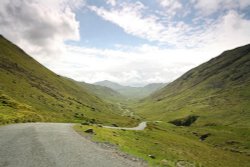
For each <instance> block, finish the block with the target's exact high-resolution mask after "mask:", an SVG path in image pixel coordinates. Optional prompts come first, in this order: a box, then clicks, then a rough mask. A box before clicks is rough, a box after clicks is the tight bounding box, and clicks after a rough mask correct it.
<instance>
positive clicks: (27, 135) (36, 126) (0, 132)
mask: <svg viewBox="0 0 250 167" xmlns="http://www.w3.org/2000/svg"><path fill="white" fill-rule="evenodd" d="M139 166H145V165H143V164H142V162H140V161H136V160H133V159H131V158H130V159H128V158H126V157H124V156H121V155H120V154H118V153H117V150H115V149H107V148H104V147H101V146H100V145H98V144H96V143H94V142H91V141H90V140H88V139H86V138H84V137H82V136H80V135H79V134H78V133H76V132H75V131H74V130H73V129H72V124H64V123H27V124H13V125H7V126H1V127H0V167H139Z"/></svg>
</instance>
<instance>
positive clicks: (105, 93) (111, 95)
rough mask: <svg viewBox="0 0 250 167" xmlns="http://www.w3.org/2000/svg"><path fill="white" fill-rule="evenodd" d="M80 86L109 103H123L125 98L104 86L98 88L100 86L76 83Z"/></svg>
mask: <svg viewBox="0 0 250 167" xmlns="http://www.w3.org/2000/svg"><path fill="white" fill-rule="evenodd" d="M78 84H80V85H81V86H83V87H84V88H86V89H87V90H89V91H90V92H92V93H94V94H95V95H96V96H98V97H100V98H101V99H103V100H106V101H108V102H110V103H115V102H123V101H124V100H126V98H125V97H124V96H123V95H121V94H120V93H119V92H117V91H115V90H113V89H111V88H109V87H106V86H100V85H93V84H89V83H85V82H78Z"/></svg>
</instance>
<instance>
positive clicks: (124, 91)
mask: <svg viewBox="0 0 250 167" xmlns="http://www.w3.org/2000/svg"><path fill="white" fill-rule="evenodd" d="M94 84H95V85H99V86H105V87H108V88H111V89H113V90H115V91H117V92H119V93H120V94H121V95H123V96H124V97H126V98H129V99H141V98H145V97H147V96H149V95H150V94H151V93H153V92H155V91H157V90H159V89H161V88H163V87H164V86H166V85H167V84H165V83H152V84H148V85H146V86H144V87H132V86H123V85H120V84H118V83H115V82H111V81H107V80H105V81H100V82H96V83H94Z"/></svg>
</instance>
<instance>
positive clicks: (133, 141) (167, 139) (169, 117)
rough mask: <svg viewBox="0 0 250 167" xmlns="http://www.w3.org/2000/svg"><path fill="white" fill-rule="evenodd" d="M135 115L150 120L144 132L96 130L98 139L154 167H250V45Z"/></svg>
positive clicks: (195, 72) (196, 72)
mask: <svg viewBox="0 0 250 167" xmlns="http://www.w3.org/2000/svg"><path fill="white" fill-rule="evenodd" d="M134 111H136V113H137V114H139V115H140V116H141V117H144V119H145V120H149V122H148V125H149V126H148V127H147V128H146V130H145V131H122V130H114V129H103V128H100V127H93V128H94V131H95V132H96V135H95V136H94V137H93V139H94V140H96V141H100V142H107V141H108V142H111V143H113V144H114V145H116V146H117V147H119V148H120V149H121V150H123V151H125V152H128V153H130V154H133V155H136V156H139V157H141V158H143V159H145V160H147V161H148V162H149V163H150V164H151V165H152V166H172V167H176V166H205V167H215V166H220V167H241V166H244V167H249V166H250V164H249V162H250V45H246V46H243V47H239V48H236V49H233V50H229V51H226V52H224V53H222V54H221V55H220V56H218V57H216V58H214V59H212V60H210V61H208V62H207V63H204V64H202V65H200V66H198V67H196V68H194V69H192V70H190V71H188V72H187V73H186V74H184V75H183V76H182V77H180V78H179V79H177V80H175V81H174V82H172V83H171V84H169V85H167V86H166V87H164V88H162V89H161V90H159V91H157V92H156V93H154V94H152V95H151V96H149V97H148V98H146V99H144V100H143V101H141V102H140V103H139V104H136V105H135V108H134ZM87 128H89V127H86V126H78V127H76V129H77V130H79V131H84V130H85V129H87Z"/></svg>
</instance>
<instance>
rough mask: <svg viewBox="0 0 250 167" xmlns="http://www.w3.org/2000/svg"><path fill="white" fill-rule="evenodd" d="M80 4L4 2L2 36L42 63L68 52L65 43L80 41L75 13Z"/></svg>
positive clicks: (28, 0) (0, 8) (0, 23)
mask: <svg viewBox="0 0 250 167" xmlns="http://www.w3.org/2000/svg"><path fill="white" fill-rule="evenodd" d="M81 2H82V1H80V0H73V1H70V0H53V1H48V0H45V1H39V0H20V1H15V0H1V2H0V4H1V5H0V33H1V34H3V35H4V36H5V37H7V38H8V39H10V40H11V41H13V42H15V43H16V44H18V45H19V46H21V47H22V48H23V49H24V50H26V51H27V52H28V53H30V54H31V55H33V56H35V57H37V58H38V59H46V58H47V59H50V58H54V56H53V55H60V54H61V53H62V52H64V41H66V40H79V38H80V35H79V22H78V21H77V20H76V19H75V13H74V12H73V10H74V9H76V8H78V7H80V5H82V3H81Z"/></svg>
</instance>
